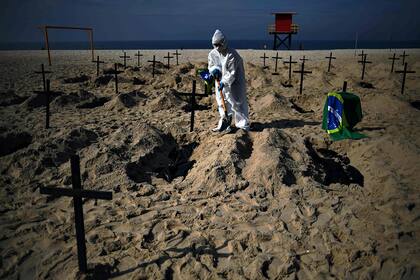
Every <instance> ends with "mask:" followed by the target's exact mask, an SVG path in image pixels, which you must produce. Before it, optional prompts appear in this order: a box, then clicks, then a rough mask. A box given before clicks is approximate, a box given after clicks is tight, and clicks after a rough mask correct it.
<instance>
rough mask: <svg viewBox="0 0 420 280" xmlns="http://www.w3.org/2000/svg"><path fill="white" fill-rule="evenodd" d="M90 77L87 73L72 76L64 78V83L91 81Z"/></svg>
mask: <svg viewBox="0 0 420 280" xmlns="http://www.w3.org/2000/svg"><path fill="white" fill-rule="evenodd" d="M89 80H90V78H89V76H87V75H80V76H76V77H70V78H65V79H63V83H64V84H76V83H83V82H87V81H89Z"/></svg>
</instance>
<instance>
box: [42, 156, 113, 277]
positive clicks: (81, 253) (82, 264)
mask: <svg viewBox="0 0 420 280" xmlns="http://www.w3.org/2000/svg"><path fill="white" fill-rule="evenodd" d="M70 164H71V181H72V186H73V189H69V188H51V187H41V188H40V193H41V194H48V195H52V196H56V197H60V196H70V197H73V206H74V220H75V226H76V240H77V257H78V261H79V270H80V271H81V272H83V273H86V272H87V260H86V240H85V225H84V220H83V201H82V199H83V198H93V199H106V200H111V199H112V192H103V191H90V190H84V189H83V187H82V184H81V180H80V159H79V156H77V155H73V156H72V157H71V158H70Z"/></svg>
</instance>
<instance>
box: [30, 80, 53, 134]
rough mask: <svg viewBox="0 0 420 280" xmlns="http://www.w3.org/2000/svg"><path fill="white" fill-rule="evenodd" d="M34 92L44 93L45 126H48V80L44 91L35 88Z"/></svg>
mask: <svg viewBox="0 0 420 280" xmlns="http://www.w3.org/2000/svg"><path fill="white" fill-rule="evenodd" d="M34 93H37V94H45V128H46V129H48V128H50V80H47V81H46V88H45V90H44V91H39V90H35V91H34Z"/></svg>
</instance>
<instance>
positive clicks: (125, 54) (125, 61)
mask: <svg viewBox="0 0 420 280" xmlns="http://www.w3.org/2000/svg"><path fill="white" fill-rule="evenodd" d="M120 58H124V69H125V68H127V58H128V59H130V56H127V53H126V52H124V55H123V56H120Z"/></svg>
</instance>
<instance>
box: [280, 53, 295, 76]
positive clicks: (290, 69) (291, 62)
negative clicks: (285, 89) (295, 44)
mask: <svg viewBox="0 0 420 280" xmlns="http://www.w3.org/2000/svg"><path fill="white" fill-rule="evenodd" d="M283 63H284V64H289V82H291V81H292V64H293V63H297V61H292V56H290V58H289V61H283Z"/></svg>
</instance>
